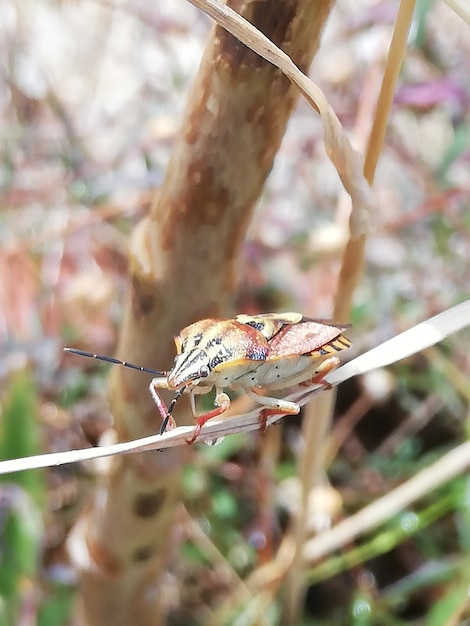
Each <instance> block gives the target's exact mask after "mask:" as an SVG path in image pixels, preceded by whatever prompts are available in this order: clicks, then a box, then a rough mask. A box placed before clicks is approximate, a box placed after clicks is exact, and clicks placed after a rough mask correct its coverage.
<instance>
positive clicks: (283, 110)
mask: <svg viewBox="0 0 470 626" xmlns="http://www.w3.org/2000/svg"><path fill="white" fill-rule="evenodd" d="M234 4H235V3H234ZM268 4H269V7H268ZM236 5H237V7H240V10H241V12H243V13H244V15H245V16H246V18H247V19H248V20H249V21H251V22H252V23H253V24H255V25H256V26H257V27H259V28H260V30H262V31H263V32H264V33H265V34H266V36H267V37H269V38H270V39H272V40H273V41H274V42H275V43H276V44H277V45H279V46H280V47H281V48H282V49H283V50H284V51H285V52H286V54H288V55H289V56H290V57H292V59H293V60H294V62H295V63H297V65H298V66H299V67H301V68H302V69H303V70H306V69H307V68H308V66H309V65H310V63H311V60H312V57H313V54H314V52H315V50H316V47H317V45H318V41H319V37H320V33H321V31H322V28H323V25H324V22H325V20H326V18H327V16H328V14H329V11H330V8H331V1H330V0H323V1H321V2H319V1H315V2H314V1H313V0H271V1H270V2H269V3H265V2H263V3H258V2H255V3H253V2H246V3H243V2H241V3H240V2H237V3H236ZM296 96H297V90H296V88H295V87H293V86H292V85H290V83H289V81H288V80H287V79H286V77H285V76H284V75H283V74H282V72H281V71H280V70H279V69H277V68H276V67H274V66H272V65H271V64H269V63H266V62H265V61H264V60H262V59H261V58H260V57H259V56H258V55H256V54H255V53H253V52H252V51H250V50H248V49H247V48H246V47H245V46H243V45H242V44H240V43H239V42H238V41H237V40H236V39H234V38H233V37H232V36H231V35H229V34H228V33H227V32H226V31H225V30H224V29H222V28H220V27H216V28H215V29H214V30H213V32H212V35H211V37H210V40H209V42H208V45H207V48H206V52H205V54H204V58H203V60H202V63H201V67H200V70H199V73H198V76H197V78H196V81H195V84H194V86H193V88H192V91H191V93H190V96H189V101H188V107H187V111H186V115H185V118H184V120H183V122H182V126H181V128H180V130H179V133H178V135H177V137H176V141H175V145H174V149H173V153H172V157H171V160H170V163H169V166H168V170H167V173H166V177H165V180H164V183H163V186H162V188H161V190H160V192H159V194H158V197H157V198H156V201H155V203H154V205H153V207H152V210H151V212H150V214H149V216H148V218H147V219H145V220H144V221H143V222H142V223H141V224H140V225H139V226H138V227H137V229H136V231H135V232H134V234H133V237H132V240H131V246H130V272H131V285H130V288H129V295H128V297H127V302H126V307H125V318H124V322H123V325H122V328H121V335H120V339H119V350H118V356H120V357H121V358H123V357H124V358H125V359H126V360H128V361H131V362H137V363H142V364H144V365H148V366H151V367H154V368H162V369H166V368H168V367H169V366H170V364H171V362H172V360H173V356H174V346H173V336H174V334H175V333H176V332H178V331H179V330H180V329H181V328H183V327H184V326H186V325H187V324H188V323H190V322H192V321H195V320H196V319H200V318H204V317H207V316H218V315H225V314H226V313H228V311H227V309H228V307H229V303H230V298H231V295H232V293H233V291H234V287H235V282H236V260H237V256H238V254H239V252H240V248H241V244H242V242H243V239H244V236H245V231H246V228H247V225H248V223H249V220H250V217H251V213H252V210H253V207H254V204H255V202H256V200H257V198H258V196H259V194H260V191H261V189H262V186H263V184H264V181H265V179H266V176H267V174H268V173H269V171H270V169H271V166H272V162H273V158H274V155H275V153H276V151H277V149H278V147H279V144H280V142H281V139H282V136H283V133H284V130H285V126H286V123H287V119H288V117H289V115H290V112H291V110H292V108H293V106H294V103H295V100H296ZM148 383H149V380H148V378H147V377H146V376H143V375H141V374H139V373H135V372H133V371H128V370H125V369H124V368H114V369H113V370H112V375H111V386H110V401H111V405H112V409H113V414H114V418H115V426H116V432H117V437H118V440H120V441H122V440H128V439H132V438H137V437H141V436H143V435H147V434H149V433H153V432H157V430H158V428H159V420H158V419H157V412H156V411H155V407H154V406H153V404H152V401H151V399H150V396H149V394H148V390H147V386H148ZM187 413H188V412H187ZM183 418H185V419H186V421H189V419H190V418H189V416H188V415H186V416H184V415H181V414H180V415H178V416H177V419H178V421H179V422H180V423H181V422H182V421H184V419H183ZM187 454H188V450H187V447H183V448H178V449H172V450H165V451H164V452H160V453H151V452H150V453H145V454H140V455H132V456H128V457H122V458H119V459H118V458H114V457H113V459H112V460H111V461H110V465H109V471H108V474H107V475H106V476H105V477H103V479H102V481H101V484H100V485H99V486H98V490H97V493H96V495H95V498H94V501H93V503H92V505H91V506H90V508H89V510H88V511H87V512H86V513H85V514H84V516H83V518H82V519H81V520H80V522H79V524H78V525H77V527H76V529H75V531H74V532H73V533H72V535H71V537H70V551H71V555H72V558H73V559H74V561H75V563H76V564H77V567H78V575H79V581H80V585H81V587H82V589H83V591H84V593H83V596H82V601H83V602H82V603H83V611H84V620H83V622H84V623H85V624H88V626H92V625H95V624H96V625H98V624H99V625H100V626H103V625H105V624H113V626H121V625H123V626H124V625H126V626H127V625H128V624H130V623H136V624H139V625H140V626H146V625H147V624H148V625H150V624H152V626H155V624H159V623H163V621H164V617H163V616H164V614H165V611H166V607H165V602H166V599H167V597H168V595H167V594H165V593H163V592H161V593H158V592H157V589H158V587H157V585H158V580H159V579H160V580H163V575H164V571H165V568H166V566H167V563H168V560H169V558H171V555H172V548H171V546H172V541H171V538H172V528H173V527H174V525H175V511H176V507H177V503H178V501H179V499H180V475H181V469H182V466H183V463H184V461H185V458H186V455H187ZM160 591H161V589H160Z"/></svg>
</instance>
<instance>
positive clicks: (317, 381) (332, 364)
mask: <svg viewBox="0 0 470 626" xmlns="http://www.w3.org/2000/svg"><path fill="white" fill-rule="evenodd" d="M339 364H340V360H339V359H338V357H337V356H330V357H329V358H328V359H325V360H324V361H323V362H322V363H320V364H319V365H317V366H316V367H315V374H314V375H313V377H312V378H310V379H309V380H306V381H304V382H303V383H300V386H301V387H310V385H322V386H323V387H324V388H325V389H331V385H330V383H328V382H326V381H325V380H324V378H325V376H326V375H327V374H329V373H330V372H332V371H333V370H335V369H336V368H337V367H338V365H339Z"/></svg>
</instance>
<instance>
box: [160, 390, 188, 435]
mask: <svg viewBox="0 0 470 626" xmlns="http://www.w3.org/2000/svg"><path fill="white" fill-rule="evenodd" d="M185 391H186V385H184V386H183V387H181V389H178V391H177V392H176V393H175V397H174V398H173V400H172V401H171V402H170V406H169V407H168V411H167V413H166V415H165V419H164V420H163V422H162V427H161V428H160V435H163V433H164V432H165V430H166V427H167V426H168V422H169V421H170V418H171V416H172V415H173V411H174V409H175V406H176V403H177V402H178V400H179V399H180V398H181V396H182V395H183V393H184V392H185Z"/></svg>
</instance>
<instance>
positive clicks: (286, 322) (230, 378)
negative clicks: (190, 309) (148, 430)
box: [65, 313, 351, 444]
mask: <svg viewBox="0 0 470 626" xmlns="http://www.w3.org/2000/svg"><path fill="white" fill-rule="evenodd" d="M347 328H349V326H347V325H336V324H332V323H330V322H327V321H324V320H314V319H309V318H306V317H303V316H302V314H300V313H267V314H264V315H244V314H243V315H238V316H237V317H236V318H234V319H228V320H219V319H205V320H201V321H199V322H195V323H194V324H191V325H189V326H187V327H186V328H184V329H183V330H182V331H181V332H180V334H179V335H177V336H176V337H175V344H176V352H177V354H176V357H175V361H174V363H173V367H172V368H171V369H170V370H169V371H159V370H153V369H148V368H145V367H141V366H139V365H134V364H132V363H127V362H126V361H120V360H119V359H115V358H113V357H108V356H103V355H99V354H92V353H90V352H83V351H82V350H76V349H74V348H65V351H66V352H72V353H74V354H78V355H80V356H86V357H92V358H95V359H100V360H102V361H108V362H110V363H116V364H119V365H123V366H125V367H130V368H132V369H136V370H139V371H141V372H147V373H150V374H153V375H154V376H155V377H154V378H153V380H152V381H151V383H150V386H149V389H150V393H151V395H152V398H153V400H154V402H155V404H156V406H157V408H158V410H159V412H160V414H161V416H162V419H163V423H162V427H161V430H160V433H163V432H165V430H166V428H167V426H168V424H169V423H172V424H174V422H173V418H172V413H173V410H174V407H175V405H176V403H177V401H178V399H179V398H180V397H181V396H182V394H183V393H185V392H186V391H188V392H189V394H190V404H191V410H192V412H193V415H194V417H195V419H196V426H195V429H194V432H193V435H192V437H191V439H189V440H187V442H188V443H189V444H192V443H194V441H196V439H197V437H198V436H199V433H200V432H201V429H202V427H203V426H204V424H205V423H206V422H207V421H209V420H210V419H212V418H214V417H217V416H218V415H222V413H225V412H226V411H227V410H228V409H229V407H230V398H229V396H228V395H227V393H225V391H224V389H234V390H236V389H240V390H242V391H244V392H245V393H247V394H248V395H249V396H250V398H252V400H254V401H255V402H256V403H257V404H260V405H261V406H263V407H264V409H263V412H262V418H261V428H262V429H264V427H265V426H266V420H267V418H268V416H269V415H273V414H290V415H295V414H297V413H298V412H299V411H300V406H299V405H298V404H297V403H295V402H291V401H288V400H283V399H278V398H274V397H271V396H269V395H262V392H263V389H265V390H267V391H269V390H277V389H284V388H287V387H292V386H310V385H323V386H324V387H328V383H326V382H325V381H324V377H325V376H326V375H327V374H328V373H329V372H331V371H332V370H333V369H335V368H336V367H337V366H338V365H339V359H338V357H337V356H336V353H337V352H341V351H342V350H345V349H346V348H349V346H350V345H351V342H350V341H349V339H347V338H346V337H345V336H344V335H343V331H344V330H345V329H347ZM214 387H215V408H214V409H213V410H212V411H208V412H206V413H203V414H202V415H197V411H196V401H195V396H196V394H205V393H208V392H209V391H211V389H213V388H214ZM158 389H169V390H173V391H175V392H176V393H175V396H174V398H173V400H172V402H171V404H170V405H169V407H168V408H167V407H166V406H165V404H164V402H163V400H162V399H161V397H160V395H159V393H158Z"/></svg>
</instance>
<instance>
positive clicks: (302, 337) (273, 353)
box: [268, 319, 351, 360]
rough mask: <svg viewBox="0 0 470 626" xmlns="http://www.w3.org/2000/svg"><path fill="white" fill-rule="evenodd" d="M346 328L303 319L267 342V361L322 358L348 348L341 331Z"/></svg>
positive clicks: (347, 340)
mask: <svg viewBox="0 0 470 626" xmlns="http://www.w3.org/2000/svg"><path fill="white" fill-rule="evenodd" d="M344 328H348V326H334V325H331V324H325V323H323V322H319V321H315V320H310V319H305V321H304V320H303V321H302V322H300V323H298V324H293V325H292V326H286V327H285V328H283V329H282V330H281V331H280V332H278V333H277V335H276V336H275V337H273V338H272V339H271V341H270V342H269V357H268V358H269V359H270V360H271V359H279V358H283V357H287V356H294V355H295V356H299V355H304V354H308V355H311V356H318V357H323V356H326V355H327V354H331V353H335V352H340V351H341V350H345V349H346V348H349V346H350V345H351V342H350V341H349V339H347V338H346V337H345V336H344V335H343V334H342V330H343V329H344Z"/></svg>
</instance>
